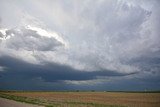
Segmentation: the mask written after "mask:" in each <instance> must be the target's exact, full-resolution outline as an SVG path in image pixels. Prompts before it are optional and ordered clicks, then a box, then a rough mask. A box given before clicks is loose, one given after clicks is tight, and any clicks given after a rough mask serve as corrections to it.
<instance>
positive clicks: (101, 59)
mask: <svg viewBox="0 0 160 107" xmlns="http://www.w3.org/2000/svg"><path fill="white" fill-rule="evenodd" d="M1 4H2V6H1V7H0V17H1V22H0V68H1V69H0V70H1V71H3V72H0V76H1V79H0V80H1V81H3V82H1V81H0V82H1V83H6V81H8V80H7V79H5V78H12V79H13V78H15V77H17V76H18V78H19V79H21V76H22V77H26V78H27V79H26V80H27V81H28V82H27V81H25V82H27V83H29V81H30V82H31V81H32V82H33V81H36V84H37V82H38V81H39V82H41V83H42V84H43V85H45V87H47V86H46V84H48V85H49V86H48V87H50V88H52V87H54V86H52V85H51V84H52V83H53V84H58V83H61V84H62V85H64V86H65V87H67V86H66V85H69V87H67V88H70V89H72V87H74V88H80V87H81V88H82V87H83V86H84V85H83V83H87V82H89V83H91V82H94V85H95V87H96V83H97V85H98V84H99V83H101V85H102V84H103V85H104V87H101V89H103V88H104V89H106V87H105V85H106V86H107V87H109V86H111V85H110V84H111V83H113V84H115V85H116V84H118V83H120V84H122V86H125V87H126V89H127V88H128V87H129V84H130V83H131V84H132V83H133V84H134V85H136V83H134V82H133V81H137V82H138V81H139V82H140V81H143V83H144V84H143V85H144V87H141V88H140V89H142V88H145V84H150V85H151V86H153V87H154V85H156V83H155V84H154V83H153V81H154V79H153V78H154V77H155V78H157V79H155V80H157V81H158V80H159V79H158V77H159V76H160V73H159V70H160V66H159V65H160V61H159V60H160V44H159V43H160V39H159V27H160V21H159V18H160V14H159V10H160V8H159V5H158V4H159V1H158V0H153V1H144V0H141V1H137V0H135V1H128V0H107V1H104V0H96V1H94V2H93V1H92V0H87V1H86V0H82V1H73V0H70V1H64V0H59V1H51V0H46V1H38V0H34V1H31V0H28V1H23V2H19V1H16V0H15V1H10V3H8V2H6V1H3V0H2V1H1ZM8 7H10V8H8ZM11 11H12V12H11ZM9 13H10V14H9ZM10 16H12V17H10ZM11 62H12V63H11ZM14 62H17V63H14ZM17 65H21V66H17ZM13 74H14V76H13V77H12V76H11V75H13ZM149 76H150V80H149ZM117 78H118V79H117ZM146 78H147V80H148V81H150V82H145V81H146ZM125 80H127V81H128V82H127V83H126V84H125ZM152 80H153V81H152ZM105 81H106V83H105ZM7 83H8V82H7ZM33 83H34V82H33ZM81 83H82V84H81ZM14 84H16V80H15V82H14ZM157 84H159V82H157ZM9 85H10V84H8V85H6V87H9ZM21 85H22V84H21ZM28 85H29V84H28ZM150 85H148V86H150ZM16 86H17V87H18V86H19V85H18V83H17V85H16ZM56 86H57V85H56ZM37 87H40V86H37ZM85 87H86V89H87V88H89V87H87V86H85ZM95 87H94V88H95ZM113 87H114V86H113ZM15 88H16V87H15ZM59 88H63V87H61V86H60V87H59ZM90 88H91V87H90ZM155 88H156V89H157V88H159V87H156V86H155ZM91 89H92V88H91ZM111 89H113V88H111ZM128 89H129V88H128ZM134 89H136V88H134ZM137 89H138V87H137Z"/></svg>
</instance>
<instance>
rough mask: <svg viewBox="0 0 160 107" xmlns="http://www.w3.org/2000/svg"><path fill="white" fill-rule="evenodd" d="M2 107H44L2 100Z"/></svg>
mask: <svg viewBox="0 0 160 107" xmlns="http://www.w3.org/2000/svg"><path fill="white" fill-rule="evenodd" d="M0 107H42V106H37V105H32V104H27V103H21V102H17V101H13V100H8V99H4V98H0Z"/></svg>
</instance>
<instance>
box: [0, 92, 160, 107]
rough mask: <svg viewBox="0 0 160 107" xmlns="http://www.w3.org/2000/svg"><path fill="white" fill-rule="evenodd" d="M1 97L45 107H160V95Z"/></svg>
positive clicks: (36, 94)
mask: <svg viewBox="0 0 160 107" xmlns="http://www.w3.org/2000/svg"><path fill="white" fill-rule="evenodd" d="M0 96H1V97H3V98H8V99H12V100H16V101H21V102H27V103H32V104H37V105H42V106H45V107H160V93H128V92H127V93H126V92H17V91H16V92H0Z"/></svg>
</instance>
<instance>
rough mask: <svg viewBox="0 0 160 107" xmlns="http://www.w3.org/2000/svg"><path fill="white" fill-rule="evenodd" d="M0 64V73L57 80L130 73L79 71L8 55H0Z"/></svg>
mask: <svg viewBox="0 0 160 107" xmlns="http://www.w3.org/2000/svg"><path fill="white" fill-rule="evenodd" d="M0 65H1V66H5V67H7V69H6V71H5V72H1V74H3V75H4V78H5V76H9V77H10V76H13V77H14V76H18V75H21V76H22V77H26V78H34V77H42V79H44V80H45V81H59V80H90V79H96V77H97V76H125V75H130V74H132V73H118V72H116V71H109V70H101V71H92V72H87V71H79V70H76V69H74V68H71V67H69V66H65V65H60V64H56V63H45V64H44V65H36V64H30V63H27V62H24V61H22V60H19V59H16V58H12V57H9V56H3V57H0Z"/></svg>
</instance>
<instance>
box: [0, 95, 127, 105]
mask: <svg viewBox="0 0 160 107" xmlns="http://www.w3.org/2000/svg"><path fill="white" fill-rule="evenodd" d="M13 93H14V92H0V97H2V98H6V99H10V100H15V101H19V102H25V103H30V104H36V105H41V106H45V107H125V106H120V105H106V104H99V103H93V102H78V101H72V100H71V101H65V100H64V101H50V100H46V99H38V98H31V97H25V96H17V95H12V94H13ZM21 93H25V92H21Z"/></svg>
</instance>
